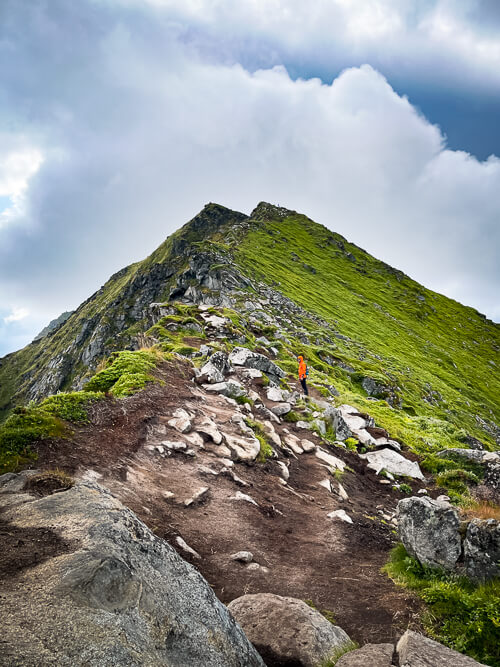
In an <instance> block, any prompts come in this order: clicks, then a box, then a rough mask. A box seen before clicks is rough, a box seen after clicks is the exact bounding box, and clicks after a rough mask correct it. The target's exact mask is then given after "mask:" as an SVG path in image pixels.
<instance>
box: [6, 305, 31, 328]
mask: <svg viewBox="0 0 500 667" xmlns="http://www.w3.org/2000/svg"><path fill="white" fill-rule="evenodd" d="M29 314H30V313H29V310H28V309H27V308H16V307H14V308H13V309H12V312H11V314H10V315H7V316H6V317H4V318H3V321H4V322H5V324H10V323H11V322H19V320H24V319H25V318H26V317H28V315H29Z"/></svg>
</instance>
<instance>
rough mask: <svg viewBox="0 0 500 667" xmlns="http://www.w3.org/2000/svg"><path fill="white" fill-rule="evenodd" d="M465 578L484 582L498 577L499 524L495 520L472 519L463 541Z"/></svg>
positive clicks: (499, 555)
mask: <svg viewBox="0 0 500 667" xmlns="http://www.w3.org/2000/svg"><path fill="white" fill-rule="evenodd" d="M464 560H465V571H466V572H467V576H468V577H470V578H471V579H474V580H475V581H480V582H484V581H487V580H488V579H493V578H494V577H500V522H499V521H497V520H496V519H487V520H483V521H481V520H480V519H472V521H470V522H469V524H468V526H467V532H466V534H465V540H464Z"/></svg>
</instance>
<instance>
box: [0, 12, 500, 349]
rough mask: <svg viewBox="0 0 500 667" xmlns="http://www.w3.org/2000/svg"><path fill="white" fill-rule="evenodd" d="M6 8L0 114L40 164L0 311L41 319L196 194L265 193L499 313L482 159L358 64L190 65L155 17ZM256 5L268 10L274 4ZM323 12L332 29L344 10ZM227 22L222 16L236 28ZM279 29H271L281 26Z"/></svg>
mask: <svg viewBox="0 0 500 667" xmlns="http://www.w3.org/2000/svg"><path fill="white" fill-rule="evenodd" d="M170 4H172V3H170ZM219 4H220V3H219ZM253 4H255V3H253ZM352 4H353V3H349V6H350V5H352ZM385 4H386V6H388V7H392V8H394V7H396V6H397V4H398V3H395V2H394V3H392V4H391V3H385ZM440 4H441V5H442V6H443V7H444V4H443V3H440ZM379 5H380V6H382V4H381V3H373V4H372V5H371V6H372V9H373V11H376V8H377V7H378V6H379ZM5 6H6V7H7V10H5V9H4V12H5V11H7V14H8V19H9V20H8V21H4V22H3V26H4V28H3V30H4V35H3V39H0V80H1V81H2V82H3V90H2V100H3V104H2V105H1V107H0V120H3V121H5V122H10V125H11V126H13V127H14V131H15V132H17V133H22V136H23V138H24V139H23V140H24V142H25V146H27V147H31V148H32V149H34V150H37V151H38V152H39V156H40V161H39V163H38V164H37V170H36V171H35V170H32V171H31V172H29V175H28V176H26V178H25V185H24V186H23V188H22V192H23V199H24V203H23V209H22V211H21V212H20V213H19V215H17V216H16V218H15V220H12V221H11V223H10V224H9V225H8V226H4V227H3V228H0V303H1V304H2V306H3V307H4V308H5V309H12V308H14V306H16V307H20V308H27V309H28V310H30V312H31V314H32V317H33V318H34V319H33V321H35V319H36V322H39V321H40V320H42V319H44V320H45V321H46V322H47V321H49V320H50V319H52V318H53V317H56V316H57V315H59V313H60V312H62V311H63V310H69V309H72V308H74V307H76V306H77V305H78V304H79V302H81V301H82V300H83V299H85V298H86V297H88V296H89V295H90V294H91V293H92V292H93V291H94V290H95V289H97V288H98V287H99V286H100V285H101V284H103V283H104V281H105V280H106V279H107V278H108V277H109V275H110V274H111V273H113V272H114V271H115V270H117V269H119V268H121V267H122V266H124V265H126V264H128V263H130V262H132V261H137V260H138V259H141V258H142V257H144V256H145V255H147V254H148V253H149V252H151V251H152V250H153V249H154V248H155V247H156V246H157V245H158V244H159V243H161V241H163V240H164V239H165V237H166V236H168V234H170V233H171V232H173V231H174V230H175V229H177V228H178V227H179V226H180V225H182V224H183V223H184V222H186V220H188V219H189V218H190V217H192V216H193V215H195V214H196V213H197V212H198V211H199V210H200V209H201V208H202V206H203V205H204V204H205V203H207V202H208V201H217V202H219V203H221V204H224V205H226V206H229V207H231V208H235V209H238V210H243V211H246V212H249V211H250V210H251V209H252V208H253V207H254V206H255V205H256V203H257V202H258V201H260V200H262V199H264V200H268V201H271V202H274V203H277V204H281V205H284V206H287V207H289V208H294V209H296V210H300V211H303V212H305V213H306V214H308V215H309V216H310V217H312V218H313V219H315V220H317V221H318V222H322V223H324V224H326V225H327V226H328V227H330V228H331V229H334V230H336V231H338V232H340V233H342V234H343V235H344V236H346V237H347V238H348V239H350V240H352V241H354V242H355V243H357V244H358V245H360V246H362V247H364V248H365V249H366V250H368V251H369V252H371V253H372V254H374V255H375V256H378V257H380V258H381V259H383V260H385V261H387V262H388V263H390V264H392V265H393V266H395V267H398V268H400V269H402V270H404V271H405V272H407V273H409V274H410V275H411V276H412V277H414V278H416V279H417V280H419V281H420V282H422V283H424V284H425V285H426V286H428V287H431V288H433V289H435V290H437V291H444V292H445V293H447V294H448V295H450V296H452V297H453V298H456V299H459V300H460V301H462V302H465V303H467V304H471V305H474V306H476V307H477V308H478V309H479V310H481V311H482V312H486V313H487V314H488V315H489V316H490V317H496V318H500V303H499V301H498V294H500V289H499V283H500V275H499V273H500V268H499V266H498V262H497V259H496V253H497V251H496V249H497V248H498V245H499V241H500V230H499V228H498V224H497V221H498V210H499V205H500V162H499V160H498V159H497V158H495V157H491V158H490V159H488V160H487V161H483V162H481V161H479V160H477V159H475V158H474V157H472V156H470V155H468V154H467V153H465V152H460V151H452V150H450V149H449V148H447V146H446V139H445V137H444V136H443V134H442V132H441V130H440V129H439V128H438V127H437V126H435V125H433V124H431V123H430V122H429V121H428V120H426V118H425V117H424V116H423V115H422V114H421V113H420V112H419V111H418V110H417V109H416V108H415V107H414V106H412V104H411V103H410V101H409V100H408V99H406V98H405V97H404V96H401V95H399V94H397V93H396V92H395V90H394V89H393V87H392V86H391V85H390V83H389V82H388V80H387V79H386V78H385V77H384V76H383V75H382V74H381V73H380V72H378V71H377V70H376V69H375V68H374V67H372V66H369V65H361V66H356V67H350V68H347V69H345V70H344V71H342V72H341V73H340V74H339V75H338V76H337V77H336V78H335V79H334V80H333V82H332V83H331V84H325V83H324V82H322V81H321V80H320V79H318V78H313V79H308V80H302V79H295V80H294V79H293V78H291V77H290V76H289V74H288V72H287V70H286V69H285V68H284V67H282V66H271V67H265V68H261V69H253V68H252V67H245V66H243V65H242V64H241V63H238V62H234V59H233V60H231V59H226V60H225V59H224V58H223V57H221V55H220V54H218V56H217V57H215V56H213V54H212V56H213V57H212V56H207V52H206V51H205V50H204V49H203V45H202V44H201V42H200V38H199V37H200V33H199V31H198V32H196V31H195V32H196V35H195V38H194V37H193V38H192V39H189V38H188V37H189V35H188V32H189V31H188V30H187V26H186V24H183V23H182V22H181V23H179V21H178V20H176V16H177V15H176V14H175V12H173V10H171V11H170V13H169V12H167V10H166V9H165V7H162V8H160V9H158V8H157V7H153V6H149V8H145V6H144V5H143V6H142V7H139V6H138V5H137V3H131V2H127V3H123V2H122V3H121V4H120V7H118V5H117V2H111V0H109V1H108V2H103V1H101V2H97V1H95V2H83V1H82V2H81V3H66V2H62V1H59V0H54V1H53V2H51V3H39V4H38V5H37V10H36V11H32V3H30V2H24V1H22V0H21V1H17V2H12V1H11V0H6V5H5ZM206 6H207V7H208V6H209V5H208V3H207V5H206ZM210 6H211V7H215V8H217V3H211V4H210ZM255 6H256V7H257V5H255ZM269 6H270V8H271V9H270V12H271V17H273V16H274V14H273V11H274V12H275V13H276V16H277V17H278V18H279V17H282V9H281V8H282V6H283V5H282V4H281V3H277V2H276V3H270V5H269ZM328 6H329V4H328V3H324V4H322V3H320V4H319V7H320V9H321V10H324V11H326V9H327V8H328ZM179 7H180V5H176V11H177V12H180V9H179ZM186 7H187V8H188V9H189V7H190V5H189V4H186ZM249 7H250V5H249V4H248V3H244V4H243V9H245V8H246V10H245V11H250V10H249ZM297 7H299V5H297ZM332 7H333V9H332V10H331V11H332V12H333V11H334V9H335V11H336V12H338V16H337V18H338V20H339V21H345V20H347V19H346V16H347V15H346V13H345V12H346V11H347V10H346V9H345V8H346V7H348V4H347V3H340V2H337V3H332ZM167 9H168V8H167ZM213 11H214V12H215V9H214V10H213ZM342 12H344V13H342ZM313 14H314V13H313ZM319 14H321V12H319ZM302 15H303V14H301V13H300V12H299V15H298V16H299V18H300V16H302ZM217 16H220V14H217V12H215V14H214V18H213V19H210V20H214V21H215V19H216V18H217ZM242 16H243V17H244V11H243V10H242V9H238V11H237V16H236V18H235V21H238V20H241V21H242V20H243V19H242V18H241V17H242ZM314 16H316V14H314ZM314 16H313V18H314ZM278 18H275V19H272V20H271V19H269V21H270V22H271V23H272V21H274V22H275V23H276V21H278ZM382 18H383V15H382ZM202 19H203V12H202V13H201V18H200V19H199V21H201V20H202ZM257 19H258V16H257V18H255V17H254V20H257ZM203 20H205V19H203ZM206 20H207V21H208V19H206ZM226 20H227V19H226ZM283 20H284V25H283V30H284V31H287V30H288V27H289V24H290V22H291V23H294V22H295V21H296V20H298V19H296V18H295V17H294V16H291V17H288V18H287V16H284V18H283ZM304 20H306V17H305V15H304ZM314 20H315V21H316V22H315V23H314V25H315V26H316V23H318V22H319V19H314ZM356 20H358V21H361V20H363V19H362V17H361V18H360V17H358V18H357V19H356ZM405 20H406V21H407V22H408V18H407V17H406V19H405ZM460 20H461V19H460ZM260 21H261V24H262V31H263V32H265V31H267V32H268V33H269V35H271V33H272V26H271V27H270V26H269V23H268V22H266V21H264V17H263V16H262V15H261V18H260ZM287 21H288V22H287ZM309 21H312V19H309ZM391 21H392V19H390V17H389V18H388V19H387V20H386V19H383V20H382V19H381V26H382V27H383V26H387V27H386V28H384V30H386V31H389V32H390V31H391V30H396V28H395V27H394V26H393V25H392V23H391ZM414 22H415V25H417V26H419V25H421V17H416V18H415V21H414ZM223 25H224V24H223ZM307 25H308V24H307V23H306V24H305V27H307ZM5 26H7V27H5ZM381 29H382V28H381ZM274 30H275V37H276V40H277V42H279V40H280V39H281V36H280V35H278V34H277V31H276V29H274ZM296 33H297V35H298V27H297V28H296ZM294 34H295V33H294V31H293V30H291V31H290V35H289V36H288V37H287V39H289V40H292V39H293V35H294ZM13 35H16V36H17V38H16V39H13ZM0 37H2V36H1V35H0ZM283 39H284V38H283ZM297 39H299V35H298V36H297ZM386 39H387V34H386ZM12 62H15V63H16V68H15V69H16V71H15V74H14V73H13V72H12V67H11V63H12ZM9 63H10V64H9ZM42 157H43V161H42ZM28 163H29V161H28ZM30 164H32V165H33V164H34V162H33V161H32V162H31V163H30ZM28 171H29V170H28ZM28 171H26V174H28ZM12 173H13V172H12ZM7 317H8V315H7ZM46 322H45V323H46ZM38 328H40V327H38V326H37V329H38ZM36 333H37V330H35V328H34V325H33V331H31V333H30V334H29V335H30V336H31V337H32V335H34V334H36ZM2 340H3V346H4V347H3V351H7V350H8V349H11V345H12V344H13V342H11V341H10V340H9V338H8V336H7V337H6V338H4V337H3V336H2ZM27 340H29V338H28V332H27V331H26V342H27ZM15 342H16V344H18V342H19V338H16V341H15ZM0 354H1V351H0Z"/></svg>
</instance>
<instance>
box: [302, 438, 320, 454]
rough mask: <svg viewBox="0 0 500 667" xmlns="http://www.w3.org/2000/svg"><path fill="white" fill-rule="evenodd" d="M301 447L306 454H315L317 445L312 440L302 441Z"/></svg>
mask: <svg viewBox="0 0 500 667" xmlns="http://www.w3.org/2000/svg"><path fill="white" fill-rule="evenodd" d="M300 446H301V447H302V449H303V450H304V451H305V452H314V451H316V445H315V444H314V442H311V441H310V440H301V441H300Z"/></svg>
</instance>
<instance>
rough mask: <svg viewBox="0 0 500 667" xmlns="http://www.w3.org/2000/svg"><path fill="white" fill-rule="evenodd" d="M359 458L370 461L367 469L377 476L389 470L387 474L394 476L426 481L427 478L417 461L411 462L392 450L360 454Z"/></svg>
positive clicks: (385, 449)
mask: <svg viewBox="0 0 500 667" xmlns="http://www.w3.org/2000/svg"><path fill="white" fill-rule="evenodd" d="M359 456H360V458H362V459H366V460H367V461H368V463H367V467H368V468H370V469H371V470H374V471H375V472H376V473H377V474H378V473H379V472H380V471H381V470H387V472H390V473H392V474H393V475H404V476H405V477H412V478H413V479H420V480H422V481H425V477H424V475H423V474H422V471H421V470H420V466H419V465H418V463H417V462H416V461H409V460H408V459H406V458H405V457H404V456H402V455H401V454H399V453H398V452H395V451H393V450H392V449H387V448H384V449H380V450H377V451H374V452H367V453H366V454H360V455H359Z"/></svg>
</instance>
